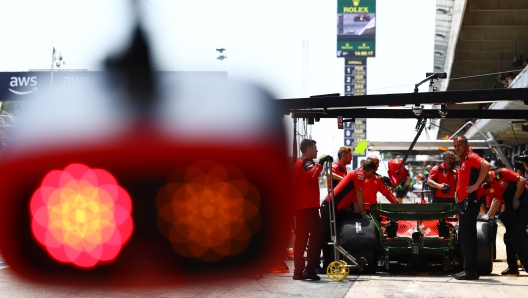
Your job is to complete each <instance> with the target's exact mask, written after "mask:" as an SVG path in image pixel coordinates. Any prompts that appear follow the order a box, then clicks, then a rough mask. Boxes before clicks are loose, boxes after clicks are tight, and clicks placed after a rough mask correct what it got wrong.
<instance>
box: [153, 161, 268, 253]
mask: <svg viewBox="0 0 528 298" xmlns="http://www.w3.org/2000/svg"><path fill="white" fill-rule="evenodd" d="M157 205H158V227H159V228H160V231H161V232H162V234H163V235H164V236H165V237H166V238H167V239H169V240H170V242H171V243H172V246H173V247H174V249H175V250H176V251H178V252H179V253H181V254H182V255H184V256H187V257H195V258H198V259H201V260H203V261H206V262H216V261H218V260H221V259H223V258H224V257H226V256H232V255H236V254H238V253H240V252H242V251H243V250H244V249H245V248H246V247H247V245H248V244H249V242H250V239H251V237H252V236H253V235H254V234H255V233H256V232H257V231H258V230H259V229H260V225H261V222H260V212H259V208H260V195H259V193H258V191H257V189H256V188H255V187H254V186H253V185H252V184H251V183H250V182H249V181H248V180H247V178H246V176H245V175H244V173H243V172H242V171H241V170H239V169H238V168H236V167H234V166H229V165H223V164H219V163H217V162H214V161H208V160H202V161H199V162H196V163H195V164H193V165H192V166H190V167H189V168H188V169H186V171H185V177H184V179H183V181H172V182H169V183H168V184H167V185H165V186H164V187H163V188H162V189H161V190H160V191H159V193H158V196H157Z"/></svg>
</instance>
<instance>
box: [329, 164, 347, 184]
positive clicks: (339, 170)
mask: <svg viewBox="0 0 528 298" xmlns="http://www.w3.org/2000/svg"><path fill="white" fill-rule="evenodd" d="M332 173H336V174H337V175H339V176H341V177H343V179H344V178H345V176H346V175H347V169H346V165H345V164H344V163H342V162H340V161H339V160H338V161H336V162H334V163H333V164H332ZM340 181H341V180H335V179H332V185H333V186H334V187H336V186H337V184H339V182H340Z"/></svg>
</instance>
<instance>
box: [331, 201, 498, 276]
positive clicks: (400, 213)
mask: <svg viewBox="0 0 528 298" xmlns="http://www.w3.org/2000/svg"><path fill="white" fill-rule="evenodd" d="M370 210H371V217H372V219H371V220H370V221H371V224H372V225H373V226H374V227H375V232H374V233H377V234H376V235H374V237H376V238H377V239H378V241H379V242H378V243H379V245H378V246H377V247H376V245H375V244H372V243H373V241H372V240H366V239H372V238H373V236H372V235H368V234H372V232H371V233H368V234H367V236H366V237H365V236H363V235H357V234H358V233H357V231H358V226H359V227H361V229H360V230H362V231H366V229H365V228H366V227H368V226H370V224H369V223H364V222H360V220H346V221H343V222H342V223H341V225H340V227H339V228H338V230H339V231H340V233H339V237H340V241H341V245H343V247H346V248H347V249H349V250H352V247H358V245H359V247H363V248H364V249H362V250H361V249H360V250H357V249H356V251H352V252H351V253H352V255H353V256H354V257H358V256H365V255H366V256H367V260H368V263H369V266H368V268H367V272H370V273H372V272H375V271H376V270H390V269H391V268H393V267H397V266H404V267H410V268H413V269H421V268H424V267H426V266H436V267H440V266H442V267H443V269H444V270H445V271H449V270H452V269H454V268H457V267H461V265H462V264H463V259H462V255H461V253H460V244H459V241H458V222H457V218H456V215H457V213H458V210H457V206H456V204H377V205H372V207H371V209H370ZM492 230H493V222H480V221H479V222H477V246H478V250H477V264H476V266H477V270H478V272H479V274H483V275H485V274H490V273H491V271H492V270H493V250H494V249H493V248H494V246H493V244H494V243H493V241H492V239H493V237H492ZM354 241H355V242H356V243H354V244H353V245H351V242H354ZM358 241H360V242H362V243H357V242H358ZM368 243H370V244H369V245H367V244H368Z"/></svg>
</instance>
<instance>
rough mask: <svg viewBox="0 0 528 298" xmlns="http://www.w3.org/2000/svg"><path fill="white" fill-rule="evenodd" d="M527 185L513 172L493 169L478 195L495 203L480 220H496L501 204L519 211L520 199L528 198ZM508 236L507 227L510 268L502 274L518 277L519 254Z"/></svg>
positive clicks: (506, 237)
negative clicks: (491, 199) (490, 198)
mask: <svg viewBox="0 0 528 298" xmlns="http://www.w3.org/2000/svg"><path fill="white" fill-rule="evenodd" d="M525 183H526V179H524V177H522V176H521V175H519V174H517V173H515V172H514V171H512V170H509V169H507V168H497V167H491V171H489V172H488V175H487V176H486V180H485V182H484V183H483V184H482V185H481V186H480V188H479V189H478V191H477V195H478V196H479V197H481V196H490V197H492V198H493V202H492V203H491V207H490V210H489V211H488V213H487V214H485V215H483V216H482V217H481V218H480V220H481V221H488V220H489V219H490V218H495V213H496V212H497V209H499V206H500V204H501V203H503V204H505V205H506V209H511V208H513V209H515V210H517V209H519V207H520V206H521V203H520V201H519V198H521V197H523V198H524V197H527V196H528V191H527V190H526V188H525ZM508 235H509V234H508V228H507V227H506V233H504V244H505V245H506V261H507V262H508V268H506V270H504V271H502V272H501V274H502V275H508V274H515V275H518V274H519V269H518V268H517V254H516V252H515V249H514V248H513V245H512V244H511V243H510V241H508V237H509V236H508Z"/></svg>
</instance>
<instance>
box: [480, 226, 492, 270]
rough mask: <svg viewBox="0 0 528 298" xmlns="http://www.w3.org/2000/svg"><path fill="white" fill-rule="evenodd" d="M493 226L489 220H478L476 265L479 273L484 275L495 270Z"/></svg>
mask: <svg viewBox="0 0 528 298" xmlns="http://www.w3.org/2000/svg"><path fill="white" fill-rule="evenodd" d="M492 228H493V227H492V225H490V224H489V223H488V222H481V221H479V222H477V257H476V267H477V271H478V273H479V274H483V275H487V274H490V273H491V272H492V271H493V250H494V249H493V241H492Z"/></svg>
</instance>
